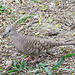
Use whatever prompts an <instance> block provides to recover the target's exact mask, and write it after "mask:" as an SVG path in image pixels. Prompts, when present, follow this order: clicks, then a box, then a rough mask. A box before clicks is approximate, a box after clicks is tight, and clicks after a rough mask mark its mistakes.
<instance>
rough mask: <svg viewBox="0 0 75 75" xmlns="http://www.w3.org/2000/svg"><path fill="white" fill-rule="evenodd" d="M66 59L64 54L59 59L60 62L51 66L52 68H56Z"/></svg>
mask: <svg viewBox="0 0 75 75" xmlns="http://www.w3.org/2000/svg"><path fill="white" fill-rule="evenodd" d="M64 59H65V56H63V57H62V58H61V59H60V60H59V61H58V63H57V64H56V65H54V66H53V67H52V68H51V70H54V69H56V68H57V67H58V66H59V65H60V64H61V63H62V62H63V61H64Z"/></svg>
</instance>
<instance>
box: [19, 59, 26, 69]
mask: <svg viewBox="0 0 75 75" xmlns="http://www.w3.org/2000/svg"><path fill="white" fill-rule="evenodd" d="M24 68H26V63H25V61H24V60H23V59H22V60H21V65H20V69H24Z"/></svg>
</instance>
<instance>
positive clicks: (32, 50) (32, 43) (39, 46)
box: [3, 26, 75, 56]
mask: <svg viewBox="0 0 75 75" xmlns="http://www.w3.org/2000/svg"><path fill="white" fill-rule="evenodd" d="M6 35H10V36H11V38H12V41H13V45H14V46H15V48H16V49H17V50H18V51H19V52H21V53H25V54H27V55H30V56H38V55H40V54H42V53H44V52H46V51H48V50H50V48H52V47H55V46H61V45H75V42H72V43H71V42H63V43H61V42H59V43H58V42H52V41H50V40H49V39H43V38H38V37H34V36H29V35H23V34H20V33H18V32H17V31H16V30H15V29H14V28H13V27H12V26H8V27H7V28H6V30H5V33H4V35H3V37H5V36H6Z"/></svg>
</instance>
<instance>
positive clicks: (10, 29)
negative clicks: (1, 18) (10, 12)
mask: <svg viewBox="0 0 75 75" xmlns="http://www.w3.org/2000/svg"><path fill="white" fill-rule="evenodd" d="M15 32H16V30H15V29H14V27H12V26H8V27H7V28H6V30H5V32H4V34H3V38H5V36H8V35H10V36H12V35H14V33H15Z"/></svg>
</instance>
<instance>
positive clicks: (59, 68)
mask: <svg viewBox="0 0 75 75" xmlns="http://www.w3.org/2000/svg"><path fill="white" fill-rule="evenodd" d="M59 69H62V70H67V71H72V72H75V70H71V69H66V68H59Z"/></svg>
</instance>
